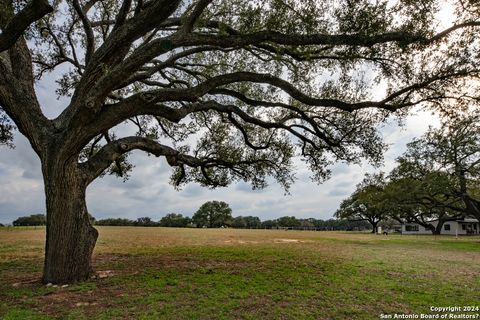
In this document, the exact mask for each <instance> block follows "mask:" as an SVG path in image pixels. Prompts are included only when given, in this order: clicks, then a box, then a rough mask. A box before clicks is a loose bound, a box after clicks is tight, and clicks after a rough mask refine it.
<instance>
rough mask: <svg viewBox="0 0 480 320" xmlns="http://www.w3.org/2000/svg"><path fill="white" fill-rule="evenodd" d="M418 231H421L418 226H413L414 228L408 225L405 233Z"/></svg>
mask: <svg viewBox="0 0 480 320" xmlns="http://www.w3.org/2000/svg"><path fill="white" fill-rule="evenodd" d="M418 230H419V229H418V225H413V226H411V225H406V226H405V231H418Z"/></svg>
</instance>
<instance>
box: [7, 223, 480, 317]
mask: <svg viewBox="0 0 480 320" xmlns="http://www.w3.org/2000/svg"><path fill="white" fill-rule="evenodd" d="M98 229H99V232H100V236H99V239H98V242H97V247H96V250H95V254H94V265H95V269H96V271H97V272H98V276H97V278H96V279H92V280H90V281H87V282H83V283H78V284H74V285H69V286H67V287H62V286H58V287H46V286H45V285H42V284H41V283H40V282H39V279H40V277H41V271H42V265H43V250H44V249H43V247H44V236H45V230H44V229H26V228H24V229H13V228H0V318H1V319H55V318H60V319H379V317H380V314H394V313H430V314H431V312H430V311H429V310H430V307H431V306H469V305H477V306H478V305H480V238H479V237H464V238H459V239H455V238H454V237H433V236H400V235H388V236H384V235H370V234H360V233H342V232H307V231H282V230H234V229H174V228H141V227H138V228H134V227H99V228H98Z"/></svg>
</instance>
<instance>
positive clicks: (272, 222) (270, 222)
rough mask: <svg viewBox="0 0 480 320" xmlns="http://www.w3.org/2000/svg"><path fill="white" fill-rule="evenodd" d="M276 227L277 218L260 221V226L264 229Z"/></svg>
mask: <svg viewBox="0 0 480 320" xmlns="http://www.w3.org/2000/svg"><path fill="white" fill-rule="evenodd" d="M277 227H278V224H277V220H265V221H262V228H264V229H275V228H277Z"/></svg>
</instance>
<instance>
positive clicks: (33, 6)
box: [0, 0, 53, 52]
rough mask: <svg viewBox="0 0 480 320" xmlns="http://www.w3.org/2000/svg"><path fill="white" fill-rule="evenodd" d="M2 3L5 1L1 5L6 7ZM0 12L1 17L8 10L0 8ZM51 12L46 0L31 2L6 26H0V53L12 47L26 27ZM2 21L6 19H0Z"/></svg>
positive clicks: (32, 0) (33, 0)
mask: <svg viewBox="0 0 480 320" xmlns="http://www.w3.org/2000/svg"><path fill="white" fill-rule="evenodd" d="M4 2H7V1H2V2H1V4H2V5H6V4H4ZM2 11H4V12H2V13H1V15H2V16H3V15H5V14H6V12H7V11H8V9H6V8H2ZM52 11H53V8H52V7H51V6H50V4H49V3H48V1H47V0H31V1H30V2H29V3H28V4H27V5H26V6H25V8H23V9H22V10H21V11H20V12H19V13H17V14H16V15H15V16H13V17H12V18H11V19H10V20H9V21H8V23H6V25H1V27H2V33H1V34H0V52H2V51H5V50H7V49H9V48H10V47H12V46H13V44H14V43H15V42H16V41H17V39H18V38H19V37H20V36H22V34H23V33H24V32H25V30H26V29H27V28H28V26H30V25H31V24H32V23H33V22H35V21H37V20H38V19H40V18H42V17H43V16H44V15H46V14H48V13H50V12H52ZM2 20H7V19H5V18H4V17H2Z"/></svg>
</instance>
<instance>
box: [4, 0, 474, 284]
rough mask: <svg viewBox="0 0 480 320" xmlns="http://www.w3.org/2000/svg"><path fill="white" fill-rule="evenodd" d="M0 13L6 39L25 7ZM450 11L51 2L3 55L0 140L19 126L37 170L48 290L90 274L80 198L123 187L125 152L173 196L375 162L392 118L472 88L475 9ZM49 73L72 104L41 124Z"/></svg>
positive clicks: (408, 5)
mask: <svg viewBox="0 0 480 320" xmlns="http://www.w3.org/2000/svg"><path fill="white" fill-rule="evenodd" d="M32 1H33V0H32ZM2 3H3V4H5V3H6V4H7V5H6V6H4V7H2V10H1V11H0V28H1V29H2V30H3V33H2V35H3V34H4V33H5V30H7V29H8V26H9V25H10V23H13V22H14V21H15V17H16V15H15V12H21V8H20V9H19V11H15V8H14V6H13V5H11V4H12V1H11V0H10V1H8V0H4V1H2ZM19 5H20V6H21V3H20V2H19ZM454 5H457V9H458V11H457V17H456V18H457V21H456V22H455V25H453V26H452V27H451V28H448V29H446V30H444V31H442V32H440V33H436V30H435V26H436V25H437V21H435V13H436V10H437V8H439V7H440V2H439V1H434V0H429V1H421V2H417V1H387V0H385V1H376V2H372V1H367V0H360V1H347V0H344V1H343V0H342V1H335V2H325V1H314V0H307V1H302V2H298V1H294V0H286V1H277V0H267V1H263V0H262V1H257V0H255V1H251V0H195V1H181V0H173V1H171V0H168V1H167V0H152V1H141V0H123V1H106V0H93V1H90V0H89V1H86V0H72V1H61V0H60V1H56V2H55V6H54V8H53V9H54V11H53V13H52V14H50V15H47V16H46V17H44V18H42V19H41V20H40V21H39V22H38V23H35V24H33V25H32V28H31V29H30V30H28V32H27V35H28V37H29V39H30V41H29V42H28V43H27V41H26V40H25V38H24V37H19V38H18V40H17V41H16V42H15V43H14V44H12V45H8V50H6V51H4V52H2V53H1V54H0V106H1V111H0V119H3V120H1V128H2V129H1V132H2V136H3V137H4V138H3V139H4V140H5V142H6V143H9V142H10V139H11V137H12V135H11V130H12V129H14V128H17V129H18V130H19V132H20V133H21V134H23V135H24V136H25V137H26V138H27V139H28V140H29V142H30V144H31V146H32V148H33V150H34V151H35V153H36V154H37V155H38V157H39V159H40V161H41V167H42V173H43V178H44V183H45V187H44V189H45V196H46V211H47V226H48V227H47V241H46V250H45V266H44V274H43V281H44V282H54V283H61V282H71V281H77V280H82V279H87V278H88V277H89V275H90V273H91V271H92V270H91V265H90V260H91V255H92V252H93V248H94V245H95V242H96V239H97V235H98V233H97V231H96V230H95V229H94V228H93V227H92V226H91V224H90V222H89V219H88V210H87V206H86V203H85V193H86V188H87V186H88V185H89V184H90V183H91V182H92V181H93V180H94V179H96V178H97V177H99V176H101V175H102V174H104V173H112V174H116V175H118V176H121V177H124V178H125V177H127V176H128V170H129V169H130V168H132V165H131V164H129V163H128V154H129V153H130V152H131V151H133V150H142V151H145V152H148V153H150V154H153V155H155V156H157V157H164V158H165V159H166V160H167V162H168V164H169V165H170V166H172V168H173V174H172V179H171V181H172V183H173V184H174V185H175V186H177V187H178V186H182V185H184V184H185V183H188V182H191V181H195V182H198V183H199V184H201V185H204V186H210V187H219V186H226V185H228V184H229V183H231V182H232V181H238V180H246V181H251V182H252V186H253V188H263V187H265V186H266V185H267V182H266V177H267V176H273V177H274V178H275V179H276V180H277V181H278V182H279V183H280V184H281V185H283V186H284V187H285V188H287V189H288V187H289V186H290V184H291V183H292V181H293V175H292V173H291V171H292V161H291V159H292V157H293V156H294V155H300V156H301V157H302V159H303V160H304V161H305V162H306V163H307V165H308V166H309V167H310V169H311V170H312V173H313V174H312V176H313V178H314V179H315V180H316V181H323V180H324V179H326V178H328V176H329V174H330V171H329V170H328V165H329V164H331V163H334V162H335V161H337V160H345V161H351V162H355V161H359V159H360V158H361V157H366V158H368V159H371V160H372V161H374V162H377V161H379V160H380V158H381V151H382V150H383V144H382V143H381V141H380V139H379V137H378V135H377V134H376V131H375V128H376V125H377V124H378V123H379V122H381V121H382V120H384V119H385V118H386V117H387V116H388V115H389V114H390V113H391V112H393V111H396V110H399V109H404V108H408V107H410V106H412V105H416V104H419V103H423V104H429V103H432V102H436V101H439V100H442V99H449V100H453V99H456V100H458V99H467V100H468V99H469V98H470V97H472V96H473V95H472V94H470V93H471V92H476V91H475V88H471V87H472V86H473V85H475V84H476V82H473V81H472V82H469V81H470V80H471V79H472V78H474V77H476V76H477V65H478V63H477V61H475V57H477V56H478V55H477V50H478V48H479V47H480V46H479V45H478V41H477V39H476V38H475V36H476V32H475V31H476V30H475V28H474V27H475V26H478V25H479V22H478V16H477V15H476V13H475V12H476V11H474V9H476V7H475V2H474V1H472V2H468V3H466V2H464V1H458V3H454ZM445 43H448V45H445ZM361 70H368V73H366V72H362V71H361ZM52 71H54V72H59V73H63V74H62V75H61V76H59V77H57V78H58V79H59V80H58V88H57V90H56V92H57V94H59V95H61V96H65V97H66V99H65V100H62V101H67V102H66V104H65V105H64V108H63V110H62V111H61V113H60V114H59V115H58V116H56V117H55V118H53V119H48V118H47V117H46V116H45V115H44V113H43V109H42V107H43V106H41V105H40V103H39V101H38V99H37V96H36V93H35V86H34V84H35V82H34V81H42V80H43V76H44V75H45V74H46V73H48V72H52ZM330 75H332V76H330ZM377 83H382V84H386V88H385V86H384V87H383V88H385V90H384V92H383V96H382V97H379V96H380V93H379V92H380V89H381V88H379V87H378V86H377V85H376V84H377ZM459 90H462V91H463V92H459ZM465 91H468V92H465ZM52 93H53V92H52ZM373 97H379V98H378V99H374V98H373ZM432 105H433V106H437V105H436V104H432ZM125 122H127V124H125ZM128 126H132V127H133V128H135V130H136V134H134V135H129V134H126V135H125V133H127V132H128V133H130V132H132V128H131V127H130V128H128V129H125V127H128ZM122 128H123V129H124V130H122ZM194 141H196V143H193V142H194Z"/></svg>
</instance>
